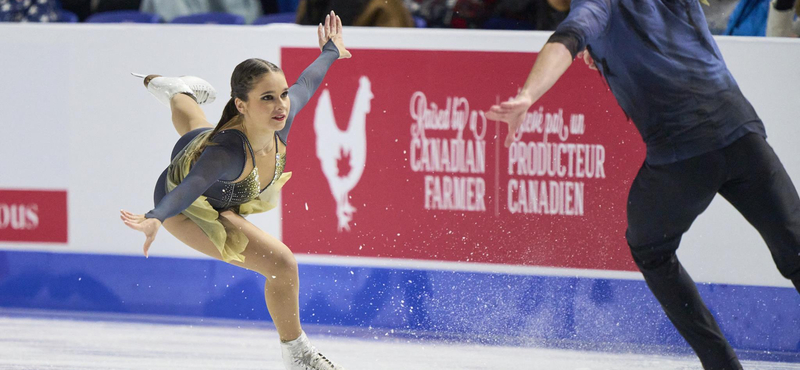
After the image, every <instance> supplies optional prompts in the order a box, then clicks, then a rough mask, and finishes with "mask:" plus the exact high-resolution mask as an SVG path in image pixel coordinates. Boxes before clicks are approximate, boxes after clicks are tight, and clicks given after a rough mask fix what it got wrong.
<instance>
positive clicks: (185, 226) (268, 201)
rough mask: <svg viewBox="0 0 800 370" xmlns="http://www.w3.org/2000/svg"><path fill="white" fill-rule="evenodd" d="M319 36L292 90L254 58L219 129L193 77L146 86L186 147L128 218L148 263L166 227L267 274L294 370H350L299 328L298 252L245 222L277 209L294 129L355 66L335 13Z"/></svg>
mask: <svg viewBox="0 0 800 370" xmlns="http://www.w3.org/2000/svg"><path fill="white" fill-rule="evenodd" d="M317 31H318V36H319V45H320V48H321V49H322V53H321V54H320V56H319V57H318V58H317V60H316V61H314V63H312V64H311V65H310V66H309V67H308V68H307V69H306V70H305V71H303V73H302V75H301V76H300V78H299V79H298V81H297V82H296V83H295V84H294V85H292V86H291V87H289V86H288V85H287V83H286V77H285V76H284V75H283V72H282V71H281V70H280V68H278V67H277V66H276V65H274V64H272V63H270V62H267V61H264V60H262V59H248V60H245V61H244V62H242V63H240V64H239V65H238V66H236V68H235V69H234V71H233V75H232V76H231V99H230V100H229V101H228V104H227V105H226V106H225V109H224V111H223V113H222V117H221V119H220V120H219V123H218V124H217V126H216V127H213V126H211V125H210V124H209V123H208V121H207V120H206V117H205V115H204V113H203V111H202V110H201V109H200V107H199V104H204V103H209V102H211V101H213V100H214V98H215V95H216V92H215V91H214V88H213V87H212V86H211V85H210V84H209V83H208V82H206V81H204V80H202V79H200V78H197V77H190V76H187V77H179V78H175V77H160V76H157V75H150V76H147V77H145V80H144V84H145V86H146V87H147V90H148V91H150V92H151V93H152V94H153V95H155V96H156V98H158V99H159V100H161V101H162V102H163V103H165V104H168V105H169V106H170V108H171V110H172V123H173V124H174V125H175V129H176V130H177V131H178V133H179V134H180V135H181V138H180V139H179V140H178V143H177V144H176V145H175V148H174V149H173V153H172V162H171V164H170V166H169V167H168V168H167V169H166V170H165V171H164V172H163V173H162V174H161V176H160V178H159V179H158V182H157V184H156V189H155V196H154V198H155V204H156V207H155V208H154V209H153V210H151V211H150V212H148V213H147V214H145V215H137V214H133V213H130V212H127V211H125V210H122V211H120V212H121V215H120V217H121V218H122V221H123V222H124V223H125V224H126V225H128V226H129V227H130V228H132V229H134V230H137V231H141V232H143V233H144V234H145V236H146V240H145V243H144V254H145V256H147V253H148V250H149V249H150V244H151V243H152V242H153V240H154V239H155V236H156V233H157V232H158V229H159V228H160V227H161V226H162V225H163V226H164V227H165V228H166V229H167V231H169V232H170V233H171V234H172V235H174V236H175V237H176V238H178V239H179V240H181V241H182V242H184V243H186V244H187V245H188V246H190V247H192V248H194V249H196V250H198V251H200V252H202V253H204V254H206V255H209V256H211V257H214V258H217V259H221V260H223V261H225V262H228V263H231V264H233V265H236V266H240V267H244V268H246V269H249V270H253V271H256V272H259V273H261V274H262V275H264V276H265V277H266V278H267V282H266V286H265V288H264V295H265V297H266V301H267V308H268V310H269V313H270V315H271V317H272V319H273V322H274V323H275V327H276V328H277V331H278V334H279V336H280V339H281V352H282V356H283V361H284V364H285V366H286V368H287V369H288V370H300V369H303V370H341V369H342V368H341V367H338V366H336V365H334V364H333V363H331V361H330V360H328V359H326V358H325V357H324V356H322V354H320V353H319V352H317V350H316V349H315V348H314V347H313V346H312V345H311V344H310V343H309V341H308V338H307V337H306V335H305V333H304V332H303V330H302V329H301V327H300V319H299V316H300V315H299V303H298V299H299V285H298V274H297V261H296V260H295V258H294V256H293V255H292V252H291V251H290V250H289V248H288V247H287V246H286V245H285V244H283V243H281V241H280V240H278V239H276V238H274V237H273V236H271V235H269V234H267V233H265V232H264V231H261V230H259V229H258V228H257V227H256V226H254V225H253V224H252V223H250V222H248V221H247V220H245V219H244V217H242V216H244V215H247V214H251V213H257V212H264V211H267V210H269V209H271V208H273V207H274V206H275V205H276V198H277V196H278V193H279V191H280V188H281V187H282V186H283V184H285V183H286V181H287V180H288V179H289V177H290V175H291V173H284V172H283V168H284V164H285V163H286V142H287V136H288V134H289V129H290V128H291V125H292V120H293V119H294V117H295V115H297V112H298V111H300V109H302V108H303V106H304V105H305V104H306V103H307V102H308V100H309V99H310V98H311V96H312V95H313V94H314V92H315V91H316V89H317V87H319V85H320V83H321V82H322V78H323V77H324V76H325V73H326V72H327V70H328V68H329V67H330V66H331V64H333V62H334V61H335V60H336V59H339V58H349V57H350V53H349V52H348V51H347V50H346V49H345V47H344V41H343V40H342V21H341V20H340V19H339V17H337V16H336V15H335V14H334V13H333V12H331V14H330V15H328V16H327V17H326V18H325V24H324V25H322V24H320V25H319V28H318V30H317ZM139 77H144V76H139Z"/></svg>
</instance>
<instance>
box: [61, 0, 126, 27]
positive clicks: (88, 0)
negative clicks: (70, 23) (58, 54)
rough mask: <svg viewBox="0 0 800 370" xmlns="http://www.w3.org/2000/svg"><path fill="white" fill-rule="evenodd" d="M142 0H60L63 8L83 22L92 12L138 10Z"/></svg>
mask: <svg viewBox="0 0 800 370" xmlns="http://www.w3.org/2000/svg"><path fill="white" fill-rule="evenodd" d="M141 3H142V0H61V7H62V8H64V10H68V11H70V12H73V13H75V14H76V15H77V16H78V19H80V20H81V22H83V21H84V20H86V18H88V17H89V16H90V15H92V14H94V13H102V12H110V11H115V10H139V6H141Z"/></svg>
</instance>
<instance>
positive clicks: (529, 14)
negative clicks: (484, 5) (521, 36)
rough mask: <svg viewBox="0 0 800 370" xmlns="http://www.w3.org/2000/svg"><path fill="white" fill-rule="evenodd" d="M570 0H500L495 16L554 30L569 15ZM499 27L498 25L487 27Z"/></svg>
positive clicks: (528, 25)
mask: <svg viewBox="0 0 800 370" xmlns="http://www.w3.org/2000/svg"><path fill="white" fill-rule="evenodd" d="M568 13H569V0H500V1H498V2H497V6H496V8H495V10H494V15H495V17H501V18H504V19H514V20H517V21H519V22H522V24H523V25H525V26H527V27H519V28H515V29H531V30H545V31H552V30H555V29H556V27H557V26H558V25H559V24H560V23H561V22H562V21H563V20H564V18H566V17H567V14H568ZM487 28H498V27H487Z"/></svg>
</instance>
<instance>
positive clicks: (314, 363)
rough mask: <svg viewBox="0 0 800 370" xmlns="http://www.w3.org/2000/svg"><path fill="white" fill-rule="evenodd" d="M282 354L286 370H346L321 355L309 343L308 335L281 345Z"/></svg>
mask: <svg viewBox="0 0 800 370" xmlns="http://www.w3.org/2000/svg"><path fill="white" fill-rule="evenodd" d="M281 353H282V355H283V364H284V365H285V366H286V370H344V368H343V367H340V366H336V365H334V364H333V362H331V360H328V359H327V358H325V356H323V355H322V354H321V353H319V352H318V351H317V349H316V348H314V346H312V345H311V342H309V341H308V337H307V336H306V333H302V334H300V337H298V338H297V339H295V340H293V341H290V342H283V343H281Z"/></svg>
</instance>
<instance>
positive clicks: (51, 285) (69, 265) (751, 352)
mask: <svg viewBox="0 0 800 370" xmlns="http://www.w3.org/2000/svg"><path fill="white" fill-rule="evenodd" d="M300 283H301V285H300V309H301V320H302V322H303V323H306V324H320V325H326V326H341V327H358V328H370V330H371V331H372V332H374V333H375V335H389V333H393V334H391V335H412V336H418V337H421V338H431V337H433V338H444V339H452V340H457V341H466V342H472V343H482V344H490V345H491V344H521V345H541V346H557V347H564V348H575V349H582V350H586V349H602V350H609V349H612V350H622V351H629V350H633V351H648V352H653V351H655V352H673V353H689V347H688V345H687V344H686V343H685V342H684V341H683V339H682V338H681V337H680V336H679V335H678V333H677V332H676V331H675V329H674V328H673V327H672V325H671V323H670V322H669V321H668V320H667V318H666V316H665V315H664V314H663V312H662V311H661V308H660V307H659V306H658V303H657V302H656V301H655V299H654V298H653V297H652V295H651V294H650V292H649V290H648V289H647V286H646V285H645V283H644V282H643V281H635V280H617V279H598V278H584V277H554V276H528V275H510V274H490V273H483V272H463V271H458V272H453V271H432V270H410V269H399V268H397V269H394V268H367V267H346V266H324V265H309V264H301V265H300ZM263 284H264V279H263V277H261V276H260V275H258V274H256V273H253V272H250V271H246V270H243V269H240V268H237V267H234V266H231V265H228V264H225V263H222V262H218V261H213V260H201V259H183V258H158V257H151V258H149V259H145V258H143V257H134V256H113V255H96V254H66V253H45V252H19V251H0V307H6V308H14V309H49V310H60V311H78V312H84V313H85V312H99V313H100V312H102V313H124V314H139V315H141V314H145V315H147V314H150V315H178V316H186V317H199V318H225V319H239V320H253V321H269V320H270V318H269V315H268V313H267V310H266V306H265V304H264V293H263ZM699 290H700V294H701V295H702V296H703V297H704V299H705V301H706V303H707V304H708V306H709V308H710V309H711V311H712V312H713V313H714V315H715V316H716V318H717V320H718V321H719V324H720V326H721V327H722V329H723V332H724V333H725V335H726V336H727V338H728V339H729V340H730V342H731V344H732V345H733V346H734V348H736V349H737V352H738V353H739V355H740V357H741V358H743V359H754V360H773V361H786V362H800V295H798V294H797V291H795V290H794V289H790V288H775V287H760V286H740V285H723V284H703V285H700V286H699Z"/></svg>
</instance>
